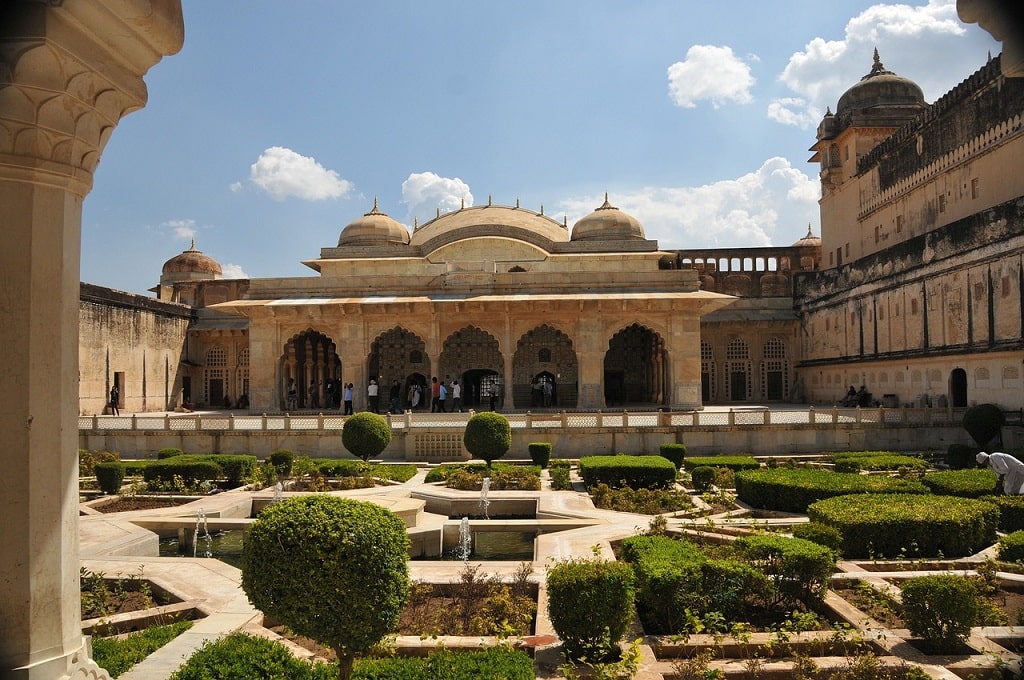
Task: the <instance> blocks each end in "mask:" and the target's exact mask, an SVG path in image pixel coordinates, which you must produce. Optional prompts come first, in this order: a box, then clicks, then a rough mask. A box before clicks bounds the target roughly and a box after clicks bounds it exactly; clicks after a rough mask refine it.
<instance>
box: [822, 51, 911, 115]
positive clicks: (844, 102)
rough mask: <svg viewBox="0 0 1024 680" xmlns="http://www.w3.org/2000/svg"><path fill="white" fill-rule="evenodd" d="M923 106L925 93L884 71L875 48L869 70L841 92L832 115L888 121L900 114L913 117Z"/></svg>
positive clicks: (905, 79)
mask: <svg viewBox="0 0 1024 680" xmlns="http://www.w3.org/2000/svg"><path fill="white" fill-rule="evenodd" d="M926 106H927V103H926V102H925V100H924V93H923V92H922V91H921V88H920V87H919V86H918V85H917V83H915V82H914V81H912V80H910V79H909V78H903V77H902V76H898V75H896V74H895V73H893V72H892V71H890V70H888V69H886V68H885V66H884V65H883V64H882V60H881V59H880V58H879V56H878V49H877V48H876V49H875V55H874V63H873V64H872V66H871V71H870V72H868V74H867V75H865V76H864V77H863V78H861V79H860V82H858V83H857V84H855V85H854V86H853V87H851V88H850V89H848V90H847V91H846V92H845V93H843V96H842V97H840V98H839V103H838V104H837V105H836V113H835V115H836V116H837V117H839V118H844V117H845V118H849V117H851V116H871V117H873V116H879V117H882V118H890V117H892V116H893V114H898V113H899V112H903V114H904V115H906V114H907V113H910V114H914V113H916V111H918V110H920V109H923V108H925V107H926Z"/></svg>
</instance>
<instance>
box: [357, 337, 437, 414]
mask: <svg viewBox="0 0 1024 680" xmlns="http://www.w3.org/2000/svg"><path fill="white" fill-rule="evenodd" d="M425 349H426V344H425V343H424V342H423V340H422V339H421V338H420V336H418V335H416V334H415V333H413V332H412V331H409V330H406V329H404V328H401V327H398V326H396V327H395V328H392V329H391V330H389V331H386V332H384V333H381V334H380V335H378V336H377V338H376V339H375V340H374V341H373V344H371V345H370V356H369V357H368V358H367V362H366V368H367V373H366V380H367V381H369V380H370V379H371V378H372V379H374V380H376V381H377V384H378V385H380V403H381V405H382V406H383V405H386V404H388V403H389V392H390V390H391V385H392V384H394V381H396V380H397V381H398V382H399V385H401V389H402V393H401V395H400V396H399V405H400V407H401V408H403V409H404V408H408V407H409V404H410V402H409V398H410V394H409V390H410V388H411V387H412V383H413V378H414V376H415V377H416V379H418V380H419V381H420V388H421V395H420V404H419V407H418V408H422V407H423V404H424V402H426V404H427V406H428V407H429V405H430V388H429V387H427V383H428V379H427V378H426V377H425V376H424V374H425V373H426V372H428V371H429V368H430V361H429V360H428V358H427V353H426V351H425ZM423 388H426V390H425V391H423ZM363 389H366V388H365V386H364V387H363Z"/></svg>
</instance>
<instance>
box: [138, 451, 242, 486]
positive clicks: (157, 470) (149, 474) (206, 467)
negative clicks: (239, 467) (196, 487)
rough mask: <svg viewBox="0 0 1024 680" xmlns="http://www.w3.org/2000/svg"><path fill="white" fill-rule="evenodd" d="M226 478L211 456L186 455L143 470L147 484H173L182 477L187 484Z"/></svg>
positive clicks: (158, 462) (159, 461)
mask: <svg viewBox="0 0 1024 680" xmlns="http://www.w3.org/2000/svg"><path fill="white" fill-rule="evenodd" d="M223 476H224V472H223V471H222V470H221V468H220V466H219V465H217V463H215V462H213V460H211V458H210V456H190V455H188V454H184V455H181V456H174V457H173V458H165V459H163V460H158V461H156V462H153V463H151V464H149V465H147V466H146V467H145V468H144V469H143V470H142V478H143V479H144V480H146V481H147V482H163V483H165V484H171V483H173V482H174V478H175V477H180V478H181V479H182V481H184V482H185V483H186V484H195V483H197V482H202V481H207V480H214V479H220V478H221V477H223Z"/></svg>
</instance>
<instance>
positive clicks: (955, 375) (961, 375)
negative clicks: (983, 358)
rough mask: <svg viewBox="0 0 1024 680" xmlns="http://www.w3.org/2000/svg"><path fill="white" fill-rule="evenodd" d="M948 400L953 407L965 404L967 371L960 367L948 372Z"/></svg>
mask: <svg viewBox="0 0 1024 680" xmlns="http://www.w3.org/2000/svg"><path fill="white" fill-rule="evenodd" d="M949 400H950V401H951V402H952V404H953V408H958V407H964V406H967V371H965V370H964V369H962V368H954V369H953V371H952V373H950V374H949Z"/></svg>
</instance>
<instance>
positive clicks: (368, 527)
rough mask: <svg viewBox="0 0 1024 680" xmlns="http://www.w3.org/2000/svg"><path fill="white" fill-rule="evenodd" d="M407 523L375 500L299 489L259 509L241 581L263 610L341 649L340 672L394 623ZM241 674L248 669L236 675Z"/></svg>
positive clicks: (404, 572)
mask: <svg viewBox="0 0 1024 680" xmlns="http://www.w3.org/2000/svg"><path fill="white" fill-rule="evenodd" d="M408 554H409V537H408V535H407V534H406V529H405V524H404V523H403V522H402V520H401V519H399V518H398V517H397V516H396V515H395V514H394V513H392V512H391V511H389V510H387V509H385V508H383V507H380V506H378V505H375V504H373V503H368V502H363V501H356V500H352V499H349V498H340V497H337V496H323V495H314V496H299V497H296V498H290V499H288V500H285V501H283V502H281V503H276V504H274V505H271V506H270V507H268V508H266V509H264V510H263V512H261V513H260V515H259V517H258V518H257V519H256V521H254V522H253V523H252V525H251V526H250V528H249V532H248V534H247V538H246V542H245V546H244V548H243V550H242V589H243V590H244V591H245V593H246V595H248V597H249V600H250V601H251V602H252V603H253V605H254V606H255V607H257V608H258V609H260V610H262V611H263V612H264V613H265V614H266V615H267V616H269V617H271V618H273V619H274V620H276V621H278V622H280V623H282V624H283V625H286V626H288V627H289V628H290V629H292V630H293V631H295V632H296V633H298V634H299V635H304V636H306V637H309V638H312V639H314V640H317V641H318V642H320V643H321V644H324V645H326V646H328V647H331V648H332V649H333V650H334V651H335V653H336V654H337V655H338V662H339V677H340V678H341V679H342V680H346V679H347V678H349V677H351V674H352V663H353V660H354V658H355V657H356V656H357V655H359V654H363V653H365V652H366V651H368V650H369V649H370V648H371V647H372V646H373V645H375V644H377V642H379V641H380V640H381V638H382V637H384V636H385V635H386V634H387V633H389V632H390V631H391V630H393V629H394V627H395V626H396V625H397V623H398V618H399V616H400V615H401V613H402V610H403V608H404V607H405V603H406V602H407V601H408V598H409V568H408V564H407V559H408ZM239 677H245V676H239Z"/></svg>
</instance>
